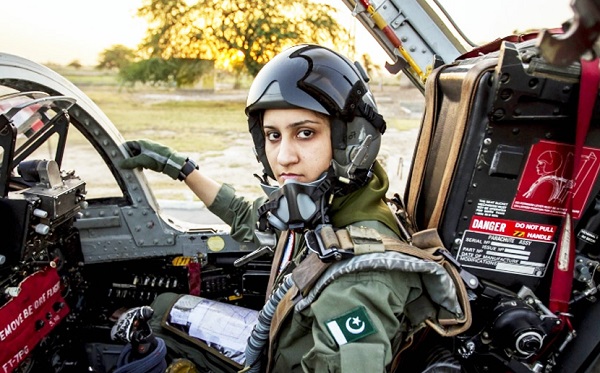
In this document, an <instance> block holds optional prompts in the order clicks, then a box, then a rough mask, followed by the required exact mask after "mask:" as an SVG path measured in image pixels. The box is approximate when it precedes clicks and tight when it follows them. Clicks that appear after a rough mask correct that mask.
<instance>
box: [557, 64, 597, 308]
mask: <svg viewBox="0 0 600 373" xmlns="http://www.w3.org/2000/svg"><path fill="white" fill-rule="evenodd" d="M599 61H600V59H598V58H595V59H594V60H592V61H587V60H584V59H582V60H581V79H580V87H579V105H578V110H577V130H576V134H575V156H574V159H573V170H572V176H571V179H573V178H574V177H575V175H576V174H577V170H578V169H579V167H580V161H581V153H582V151H583V146H584V143H585V138H586V136H587V133H588V129H589V126H590V120H591V118H592V112H593V108H594V104H595V102H596V96H597V95H598V84H599V83H600V69H599V66H598V63H599ZM566 203H567V205H566V209H567V211H566V213H565V217H564V220H563V224H562V230H561V232H560V236H559V240H558V249H557V252H556V257H555V258H554V271H553V273H552V283H551V286H550V302H549V304H548V306H549V308H550V310H551V311H553V312H558V313H563V314H564V313H566V312H568V310H569V301H570V299H571V289H572V287H573V268H574V265H575V240H574V239H573V228H574V227H573V216H572V213H573V211H572V208H573V194H572V193H569V196H568V197H567V202H566Z"/></svg>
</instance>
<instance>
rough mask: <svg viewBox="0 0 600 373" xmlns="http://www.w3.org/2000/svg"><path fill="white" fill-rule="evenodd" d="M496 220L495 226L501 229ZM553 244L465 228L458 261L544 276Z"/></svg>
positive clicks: (504, 271) (469, 264)
mask: <svg viewBox="0 0 600 373" xmlns="http://www.w3.org/2000/svg"><path fill="white" fill-rule="evenodd" d="M502 224H503V223H501V222H496V225H495V229H501V227H502ZM554 247H555V243H554V242H546V241H537V240H529V239H522V238H518V237H510V236H504V235H499V234H490V233H483V232H475V231H471V230H467V231H465V233H464V234H463V238H462V243H461V246H460V249H459V251H458V253H457V260H458V261H459V262H460V263H461V264H462V265H463V266H465V267H471V268H477V269H480V270H487V271H497V272H503V273H517V274H520V275H525V276H532V277H543V276H544V274H545V273H546V270H547V269H548V265H549V263H550V258H551V257H552V252H553V251H554Z"/></svg>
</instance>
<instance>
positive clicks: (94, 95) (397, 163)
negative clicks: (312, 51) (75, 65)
mask: <svg viewBox="0 0 600 373" xmlns="http://www.w3.org/2000/svg"><path fill="white" fill-rule="evenodd" d="M54 69H55V70H56V71H57V72H58V73H60V74H61V75H63V76H64V77H66V78H67V79H69V80H70V81H71V82H73V83H74V84H75V85H77V86H78V87H79V88H80V89H81V90H82V91H83V92H84V93H86V94H87V95H88V96H89V97H90V98H91V99H92V100H93V101H94V102H95V103H96V104H97V105H98V106H99V107H100V109H101V110H102V111H103V112H104V113H105V114H106V115H107V116H108V117H109V118H110V119H111V121H112V122H113V123H114V124H115V126H116V127H117V129H118V130H119V131H120V132H121V134H122V135H123V137H124V138H125V139H127V140H132V139H139V138H149V139H152V140H155V141H159V142H161V143H163V144H165V145H168V146H170V147H172V148H174V149H176V150H178V151H179V152H182V153H184V154H188V155H189V156H191V157H193V158H195V159H197V160H201V164H202V167H203V169H204V170H205V171H207V174H208V175H210V176H212V177H214V178H215V179H217V180H219V181H221V182H228V183H231V184H233V185H235V186H236V189H237V190H238V192H241V193H242V194H247V195H248V196H249V197H253V196H255V195H257V194H261V193H262V192H261V191H260V188H259V186H258V184H257V183H256V180H254V178H253V177H252V176H250V175H251V174H252V173H254V172H260V168H259V165H258V164H257V163H256V160H255V159H254V156H253V154H252V150H251V148H252V145H251V141H250V137H249V136H248V129H247V122H246V117H245V114H244V107H245V96H246V92H247V87H246V88H245V89H242V90H237V91H234V90H231V89H228V88H227V87H226V86H225V85H224V84H221V85H220V87H219V89H218V90H212V91H207V90H201V89H175V88H173V87H152V86H136V87H123V86H121V85H120V84H119V82H118V80H117V79H116V74H114V73H113V74H107V73H106V72H98V71H95V70H83V69H82V70H72V69H70V70H65V69H64V68H63V69H60V68H54ZM392 83H394V82H392ZM372 90H373V93H374V95H375V97H376V98H377V100H378V101H377V102H378V105H379V109H380V111H381V112H382V114H383V115H384V117H385V118H386V121H387V124H388V128H390V129H391V130H389V131H388V132H387V133H386V135H385V136H384V138H383V142H382V149H381V151H380V156H381V157H382V158H383V161H385V162H386V163H387V164H388V165H389V168H390V170H389V171H388V172H389V173H390V177H391V179H392V180H391V181H392V182H393V181H394V180H396V179H401V178H403V172H402V170H403V167H404V169H406V167H408V166H407V165H408V162H409V161H410V157H411V154H412V146H413V144H412V143H410V142H409V141H408V140H406V138H407V137H408V136H409V135H408V134H409V133H410V134H411V135H410V136H414V130H415V129H416V128H417V127H418V125H419V122H420V113H421V112H422V95H420V93H418V91H417V90H416V89H414V88H413V89H410V88H406V87H401V86H400V85H399V84H398V83H397V82H395V84H386V85H384V84H381V85H379V84H378V85H372ZM403 134H407V135H403ZM410 138H411V139H412V138H413V137H410ZM242 175H243V177H241V176H242ZM146 176H147V177H148V179H149V182H150V184H151V186H152V189H153V192H154V193H155V195H156V196H157V198H159V199H175V200H193V199H195V197H193V196H191V195H190V191H189V189H187V188H186V187H185V185H184V184H182V183H173V182H172V180H170V179H169V178H167V177H164V175H155V173H146ZM161 176H162V177H161ZM241 179H244V180H241ZM245 179H248V180H245Z"/></svg>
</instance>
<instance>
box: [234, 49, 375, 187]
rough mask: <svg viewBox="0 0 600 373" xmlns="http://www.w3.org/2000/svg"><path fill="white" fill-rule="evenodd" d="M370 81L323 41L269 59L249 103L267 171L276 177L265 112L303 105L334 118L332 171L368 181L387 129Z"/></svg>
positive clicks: (250, 120) (258, 148)
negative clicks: (269, 153) (268, 152)
mask: <svg viewBox="0 0 600 373" xmlns="http://www.w3.org/2000/svg"><path fill="white" fill-rule="evenodd" d="M367 81H368V78H367V76H366V74H365V73H364V71H363V70H362V68H360V65H358V64H353V63H352V62H351V61H350V60H349V59H348V58H346V57H344V56H342V55H340V54H339V53H337V52H335V51H333V50H331V49H329V48H325V47H322V46H319V45H313V44H302V45H297V46H294V47H291V48H289V49H286V50H285V51H283V52H281V53H280V54H278V55H277V56H275V57H274V58H273V59H272V60H271V61H269V62H268V63H267V64H266V65H265V66H264V67H263V68H262V69H261V70H260V71H259V73H258V75H257V76H256V78H255V79H254V81H253V83H252V85H251V87H250V90H249V93H248V99H247V103H246V115H247V116H248V128H249V131H250V133H251V135H252V140H253V142H254V150H255V154H256V157H257V159H258V161H259V162H261V163H262V165H263V167H264V173H265V174H266V175H268V176H269V177H271V178H273V179H275V177H274V175H273V171H272V169H271V166H270V165H269V162H268V161H267V158H266V154H265V137H264V133H263V129H262V116H263V113H264V111H265V110H267V109H285V108H303V109H309V110H313V111H315V112H318V113H321V114H325V115H327V116H329V118H331V143H332V148H333V161H332V169H333V172H334V176H335V177H336V178H338V179H339V180H342V181H344V182H346V183H354V184H357V185H356V186H361V185H362V184H364V183H366V181H367V180H368V178H367V177H366V176H365V175H367V174H368V173H369V170H370V169H371V167H372V165H373V163H374V162H375V159H376V157H377V154H378V152H379V148H380V145H381V135H382V134H383V133H384V132H385V129H386V124H385V121H384V120H383V117H382V116H381V115H380V114H378V112H377V106H376V104H375V100H374V98H373V95H372V93H371V91H370V90H369V88H368V85H367Z"/></svg>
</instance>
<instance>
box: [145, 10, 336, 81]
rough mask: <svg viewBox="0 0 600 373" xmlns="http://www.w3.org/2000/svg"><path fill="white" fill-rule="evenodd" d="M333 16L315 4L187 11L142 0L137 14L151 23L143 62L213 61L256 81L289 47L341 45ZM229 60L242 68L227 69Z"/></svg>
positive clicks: (334, 12) (230, 65) (330, 12)
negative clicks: (157, 59) (152, 59)
mask: <svg viewBox="0 0 600 373" xmlns="http://www.w3.org/2000/svg"><path fill="white" fill-rule="evenodd" d="M336 12H337V9H336V8H334V7H333V6H331V5H329V4H325V3H322V2H317V1H315V0H296V1H293V2H292V1H289V2H288V1H281V0H237V1H236V0H198V1H197V2H194V3H193V4H190V5H188V4H187V3H186V1H185V0H146V1H145V3H144V5H143V6H142V7H141V8H140V9H139V11H138V14H139V15H140V16H142V17H145V18H147V19H148V21H149V28H148V31H147V35H146V38H145V40H144V42H143V44H142V51H143V53H144V54H146V55H147V56H149V57H150V56H151V57H161V58H164V59H168V58H171V57H179V58H199V57H201V58H205V59H214V60H215V61H216V63H217V66H218V67H220V68H225V69H229V70H230V71H233V70H234V67H232V66H242V68H243V69H244V70H245V71H247V72H248V73H249V74H251V75H253V76H254V75H256V74H257V73H258V71H259V70H260V68H261V67H262V66H263V65H264V64H265V63H266V62H267V61H269V60H270V59H271V58H272V57H273V56H275V55H276V54H277V53H279V52H280V51H281V50H282V49H284V48H286V47H289V46H291V45H293V44H298V43H320V44H325V45H327V44H329V45H330V46H333V41H334V40H336V41H338V42H343V38H342V35H345V34H346V33H345V29H344V28H343V27H342V26H341V25H339V24H338V23H337V21H336V20H335V15H336ZM232 57H235V58H237V59H239V60H241V63H238V64H235V63H233V64H229V66H228V64H227V62H226V61H229V60H230V59H231V58H232ZM238 69H239V67H238Z"/></svg>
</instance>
